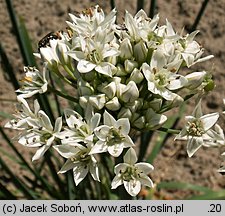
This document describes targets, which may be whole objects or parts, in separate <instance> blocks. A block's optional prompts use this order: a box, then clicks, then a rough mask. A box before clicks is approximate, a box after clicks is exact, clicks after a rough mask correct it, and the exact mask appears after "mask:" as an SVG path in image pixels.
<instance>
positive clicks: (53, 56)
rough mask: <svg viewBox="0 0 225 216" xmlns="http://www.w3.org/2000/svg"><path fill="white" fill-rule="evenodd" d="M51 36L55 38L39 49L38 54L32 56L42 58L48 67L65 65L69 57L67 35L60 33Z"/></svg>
mask: <svg viewBox="0 0 225 216" xmlns="http://www.w3.org/2000/svg"><path fill="white" fill-rule="evenodd" d="M53 34H54V35H55V37H53V38H52V39H50V40H49V41H48V43H47V45H46V46H43V47H40V48H39V52H40V53H34V55H35V56H36V57H38V58H42V59H43V60H44V61H46V62H47V63H48V66H50V67H51V66H53V65H54V66H55V65H57V64H62V65H66V64H68V62H69V56H68V55H67V51H68V50H69V43H68V40H69V38H68V35H67V34H66V33H62V32H56V33H53ZM55 38H57V39H55Z"/></svg>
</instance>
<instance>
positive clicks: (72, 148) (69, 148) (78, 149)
mask: <svg viewBox="0 0 225 216" xmlns="http://www.w3.org/2000/svg"><path fill="white" fill-rule="evenodd" d="M91 147H92V145H91V144H87V145H86V146H83V145H81V144H62V145H56V146H54V149H56V150H57V151H58V153H59V154H60V155H62V156H63V157H64V158H66V159H67V161H66V162H65V164H64V165H63V167H62V168H61V170H60V171H59V172H58V173H65V172H67V171H68V170H70V169H73V176H74V182H75V184H76V185H78V184H79V183H80V182H81V181H82V180H83V179H84V178H85V176H86V175H87V174H88V172H90V174H91V176H92V177H93V179H94V180H96V181H100V180H99V171H98V166H97V161H96V159H95V157H94V155H90V154H89V152H90V150H91Z"/></svg>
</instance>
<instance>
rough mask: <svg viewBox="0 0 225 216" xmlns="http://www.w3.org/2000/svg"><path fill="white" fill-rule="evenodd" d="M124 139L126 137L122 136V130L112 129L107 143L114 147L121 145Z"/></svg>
mask: <svg viewBox="0 0 225 216" xmlns="http://www.w3.org/2000/svg"><path fill="white" fill-rule="evenodd" d="M123 139H124V136H123V135H121V133H120V130H118V129H116V128H111V129H110V130H109V133H108V136H107V138H106V141H107V145H109V146H112V145H116V144H119V143H121V142H122V141H123Z"/></svg>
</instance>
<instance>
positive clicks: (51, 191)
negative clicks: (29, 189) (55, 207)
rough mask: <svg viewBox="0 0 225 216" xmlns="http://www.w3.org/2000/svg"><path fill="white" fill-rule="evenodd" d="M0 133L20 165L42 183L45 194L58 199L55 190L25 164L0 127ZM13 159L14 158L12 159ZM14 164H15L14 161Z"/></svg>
mask: <svg viewBox="0 0 225 216" xmlns="http://www.w3.org/2000/svg"><path fill="white" fill-rule="evenodd" d="M0 133H1V134H2V137H3V138H4V139H5V141H6V142H7V143H8V145H9V146H10V147H11V149H12V150H13V151H14V152H15V154H16V156H17V157H18V158H19V159H20V162H18V163H20V164H21V165H23V166H24V167H26V168H27V170H29V171H30V172H31V174H32V175H34V176H35V177H36V178H37V179H38V180H40V182H41V183H42V185H43V187H44V188H45V190H46V192H47V193H49V194H50V195H51V196H52V197H55V198H57V197H59V196H58V195H57V193H56V190H55V188H54V187H53V186H52V185H50V184H49V183H48V182H47V181H46V180H45V179H44V178H43V177H42V176H41V175H40V174H39V172H37V171H35V170H34V169H32V168H31V166H30V165H29V164H28V163H27V161H26V160H25V159H24V157H23V156H22V155H21V154H20V152H19V151H18V150H17V148H16V147H15V146H14V145H13V143H12V142H11V140H10V139H9V138H8V136H7V135H6V133H5V132H4V130H3V129H2V127H1V126H0ZM14 159H15V157H14ZM14 162H16V161H15V160H14Z"/></svg>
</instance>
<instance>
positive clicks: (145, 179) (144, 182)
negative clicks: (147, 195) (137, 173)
mask: <svg viewBox="0 0 225 216" xmlns="http://www.w3.org/2000/svg"><path fill="white" fill-rule="evenodd" d="M140 182H141V184H142V185H145V186H148V187H154V184H153V182H152V180H151V179H150V178H149V177H148V176H147V175H144V176H141V178H140Z"/></svg>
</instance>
